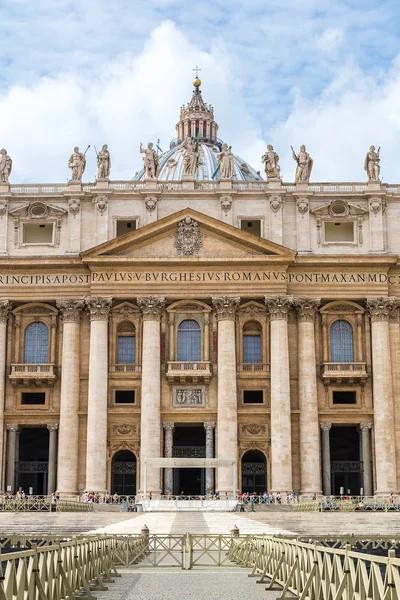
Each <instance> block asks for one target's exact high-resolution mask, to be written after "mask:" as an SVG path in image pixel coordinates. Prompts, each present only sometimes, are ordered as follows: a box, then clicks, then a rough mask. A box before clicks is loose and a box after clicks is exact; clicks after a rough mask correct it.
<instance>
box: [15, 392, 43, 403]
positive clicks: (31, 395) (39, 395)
mask: <svg viewBox="0 0 400 600" xmlns="http://www.w3.org/2000/svg"><path fill="white" fill-rule="evenodd" d="M45 403H46V394H45V392H22V394H21V404H29V405H32V404H41V405H43V404H45Z"/></svg>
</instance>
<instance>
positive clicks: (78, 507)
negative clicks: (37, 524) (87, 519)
mask: <svg viewBox="0 0 400 600" xmlns="http://www.w3.org/2000/svg"><path fill="white" fill-rule="evenodd" d="M52 510H54V511H57V512H92V511H93V505H92V504H90V503H84V502H78V501H75V500H57V501H56V502H55V503H53V502H52V500H51V496H26V497H25V498H17V497H16V496H9V497H6V496H4V497H2V498H1V499H0V511H6V512H36V511H47V512H50V511H52Z"/></svg>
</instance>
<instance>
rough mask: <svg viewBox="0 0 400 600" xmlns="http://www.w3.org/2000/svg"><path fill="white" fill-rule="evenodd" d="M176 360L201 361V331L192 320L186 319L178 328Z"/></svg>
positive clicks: (197, 324)
mask: <svg viewBox="0 0 400 600" xmlns="http://www.w3.org/2000/svg"><path fill="white" fill-rule="evenodd" d="M178 360H180V361H182V362H200V361H201V330H200V325H199V323H198V322H197V321H195V320H194V319H186V320H185V321H182V322H181V323H180V325H179V327H178Z"/></svg>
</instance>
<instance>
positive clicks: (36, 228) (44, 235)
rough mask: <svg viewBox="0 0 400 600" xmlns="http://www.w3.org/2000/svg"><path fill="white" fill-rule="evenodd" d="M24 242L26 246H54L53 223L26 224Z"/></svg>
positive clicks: (23, 232)
mask: <svg viewBox="0 0 400 600" xmlns="http://www.w3.org/2000/svg"><path fill="white" fill-rule="evenodd" d="M22 241H23V243H24V244H52V243H53V223H24V224H23V228H22Z"/></svg>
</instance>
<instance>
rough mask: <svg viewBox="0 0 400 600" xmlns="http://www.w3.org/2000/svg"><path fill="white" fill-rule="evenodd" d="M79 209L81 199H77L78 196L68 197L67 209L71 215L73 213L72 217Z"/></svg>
mask: <svg viewBox="0 0 400 600" xmlns="http://www.w3.org/2000/svg"><path fill="white" fill-rule="evenodd" d="M80 209H81V201H80V200H79V198H70V199H69V200H68V210H69V212H70V213H71V215H74V217H76V215H77V214H78V212H79V211H80Z"/></svg>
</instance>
